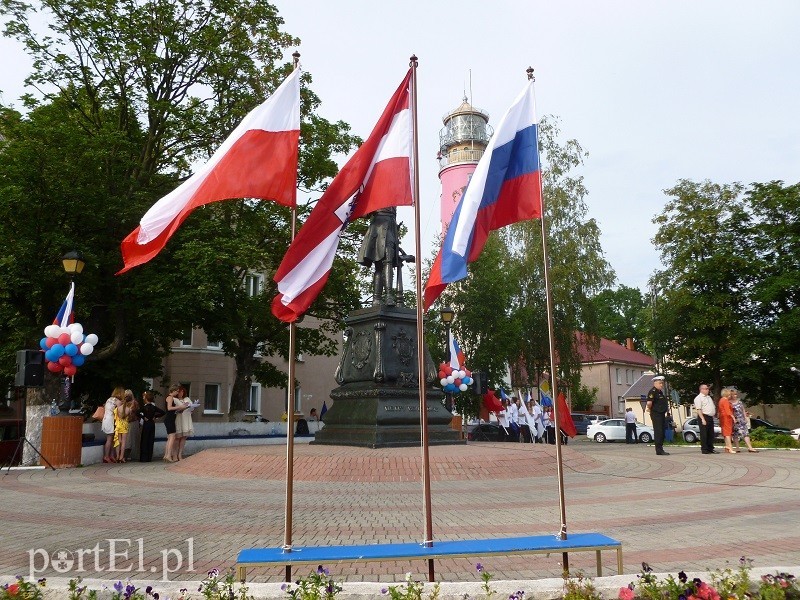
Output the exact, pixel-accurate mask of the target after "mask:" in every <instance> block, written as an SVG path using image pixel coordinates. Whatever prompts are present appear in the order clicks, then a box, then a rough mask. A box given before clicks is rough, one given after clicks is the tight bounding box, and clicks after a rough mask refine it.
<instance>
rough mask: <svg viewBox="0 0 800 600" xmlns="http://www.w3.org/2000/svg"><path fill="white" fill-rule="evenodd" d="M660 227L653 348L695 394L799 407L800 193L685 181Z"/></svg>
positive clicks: (679, 383)
mask: <svg viewBox="0 0 800 600" xmlns="http://www.w3.org/2000/svg"><path fill="white" fill-rule="evenodd" d="M665 193H666V194H667V195H668V196H670V200H669V201H668V202H667V205H666V206H665V208H664V210H663V212H662V213H661V214H660V215H658V216H657V217H656V218H655V219H654V222H655V223H656V224H658V225H659V228H658V231H657V233H656V236H655V238H654V243H655V244H656V246H657V248H659V250H660V251H661V257H662V263H663V264H664V269H663V270H660V271H658V272H656V273H655V275H654V276H653V278H652V282H651V283H652V284H653V286H654V287H655V288H656V291H657V293H656V295H655V299H654V302H655V305H654V311H653V312H654V318H653V336H654V337H653V339H654V343H655V344H656V346H657V347H658V348H659V350H660V352H661V354H662V355H663V356H664V357H665V359H664V363H665V368H666V369H667V371H668V372H669V373H671V374H673V381H672V383H673V386H674V387H675V388H676V389H679V390H684V392H685V393H687V394H690V393H691V391H692V390H695V389H696V387H697V385H698V383H700V382H708V383H710V384H712V385H713V391H714V393H715V394H719V391H720V389H721V388H722V386H736V387H738V388H740V389H742V390H743V391H745V392H747V393H748V394H749V395H750V397H751V398H750V399H751V400H757V401H764V402H783V401H792V402H796V401H797V390H798V382H797V379H796V378H795V377H794V374H793V373H792V372H791V371H790V366H792V365H793V364H794V363H796V362H797V360H798V358H800V352H799V351H798V347H797V340H798V339H800V327H798V325H800V308H798V301H799V300H800V278H799V277H798V267H800V263H799V262H798V261H800V259H798V250H800V229H799V227H800V223H799V222H798V219H797V214H798V213H797V211H798V209H800V185H793V186H784V185H783V183H782V182H771V183H768V184H758V183H755V184H752V185H751V186H750V187H749V188H748V189H747V190H745V188H744V186H742V185H740V184H727V185H722V184H715V183H712V182H710V181H704V182H700V183H698V182H693V181H688V180H681V181H679V182H678V184H677V185H676V186H674V187H673V188H671V189H669V190H666V192H665Z"/></svg>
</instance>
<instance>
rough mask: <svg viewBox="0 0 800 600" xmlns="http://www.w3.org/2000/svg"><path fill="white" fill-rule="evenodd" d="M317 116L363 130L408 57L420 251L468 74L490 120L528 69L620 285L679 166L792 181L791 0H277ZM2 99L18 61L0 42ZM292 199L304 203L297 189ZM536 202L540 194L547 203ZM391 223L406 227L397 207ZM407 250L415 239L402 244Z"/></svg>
mask: <svg viewBox="0 0 800 600" xmlns="http://www.w3.org/2000/svg"><path fill="white" fill-rule="evenodd" d="M275 4H276V5H277V7H278V9H279V11H280V13H281V15H282V16H283V18H284V19H285V21H286V24H285V30H286V31H287V32H288V33H291V34H293V35H295V36H297V37H299V38H300V39H301V44H300V46H299V48H298V50H299V51H300V53H301V55H302V58H301V64H302V66H303V68H304V69H305V70H306V71H308V72H310V73H311V75H312V76H313V78H314V83H313V89H314V91H315V92H316V93H317V94H318V95H319V96H320V98H321V99H322V102H323V104H322V106H321V109H320V112H321V114H322V115H323V116H325V117H327V118H329V119H333V120H336V119H342V120H344V121H347V122H348V123H350V124H351V125H352V127H353V131H354V132H355V133H357V134H358V135H361V136H362V137H366V135H367V134H368V133H369V131H370V130H371V129H372V127H373V126H374V124H375V121H376V120H377V118H378V116H379V115H380V113H381V111H382V110H383V108H384V107H385V105H386V103H387V101H388V99H389V97H390V95H391V93H392V92H393V91H394V90H395V88H396V87H397V85H398V84H399V82H400V80H401V78H402V77H403V75H404V73H405V71H406V69H407V67H408V58H409V56H410V55H411V54H412V53H414V54H416V55H417V56H418V57H419V70H418V78H419V143H420V163H421V164H420V184H421V207H422V208H421V220H422V237H421V239H422V245H423V256H424V257H427V256H428V255H429V254H430V253H431V252H432V248H433V239H434V236H435V235H436V234H437V233H438V231H439V229H440V225H439V182H438V178H437V173H438V163H437V161H436V160H435V157H436V152H437V150H438V133H439V130H440V129H441V128H442V121H441V118H442V116H443V115H444V114H445V113H446V112H448V111H449V110H451V109H452V108H455V107H456V106H457V105H458V104H459V103H460V102H461V98H462V96H463V94H464V91H465V88H466V87H467V86H468V84H469V73H470V70H471V72H472V99H473V103H474V104H475V106H478V107H480V108H483V109H485V110H487V111H488V112H489V114H490V124H492V123H496V120H497V119H499V118H500V116H501V115H502V114H503V112H504V111H505V110H506V109H507V108H508V106H509V104H510V103H511V102H512V100H513V99H514V98H515V97H516V95H517V94H518V93H519V92H520V91H521V90H522V88H523V86H524V85H525V69H526V68H527V67H528V66H529V65H530V66H533V67H534V69H535V71H536V97H537V104H538V111H539V114H540V115H543V114H547V115H557V116H558V117H560V119H561V127H562V131H563V135H564V137H565V138H567V137H569V138H575V139H577V140H578V141H579V142H580V144H581V145H582V146H583V147H584V148H585V149H586V150H587V151H588V152H589V157H588V159H587V160H586V162H585V165H584V166H583V168H582V169H581V174H582V175H583V176H584V177H585V183H586V186H587V187H588V189H589V195H588V197H587V203H588V207H589V215H590V216H591V217H593V218H595V219H597V221H598V222H599V224H600V228H601V230H602V244H603V248H604V251H605V253H606V257H607V259H608V260H609V262H610V263H611V265H612V267H613V268H614V270H615V271H616V274H617V278H618V282H619V283H623V284H625V285H629V286H634V287H639V288H642V289H644V287H645V286H646V282H647V279H648V277H649V276H650V275H651V274H652V272H653V271H654V270H655V269H658V268H660V263H659V257H658V255H657V253H656V251H655V249H654V248H653V246H652V243H651V241H650V240H651V238H652V237H653V235H654V233H655V227H654V226H653V224H652V223H651V220H652V218H653V217H654V216H655V215H656V214H658V213H659V212H660V211H661V209H662V208H663V206H664V202H665V200H666V197H665V196H664V194H663V190H664V189H665V188H668V187H671V186H672V185H674V184H675V182H676V181H677V180H678V179H680V178H689V179H693V180H703V179H710V180H712V181H714V182H717V183H730V182H733V181H740V182H742V183H750V182H753V181H770V180H773V179H780V180H783V181H785V182H786V183H797V182H798V181H799V180H800V175H798V174H800V116H799V114H798V113H799V111H800V82H799V81H798V74H800V34H799V33H798V24H800V1H797V0H762V1H760V2H743V1H735V0H728V1H717V0H714V1H711V0H670V1H654V0H650V1H647V2H645V1H634V0H629V1H622V0H618V1H605V0H591V1H590V0H583V1H578V0H559V1H558V2H552V1H545V0H536V1H531V0H528V1H523V0H516V1H510V0H494V1H493V2H486V1H483V2H478V1H475V0H460V1H458V2H452V1H443V0H440V1H434V0H426V1H421V0H407V1H405V2H402V3H401V2H389V1H375V0H371V1H366V0H337V1H330V0H276V2H275ZM0 53H1V54H0V55H2V56H3V63H4V65H3V69H2V74H0V90H2V91H3V100H4V102H6V103H8V102H13V101H14V99H15V98H17V97H18V96H19V94H21V93H22V79H23V78H24V76H25V74H26V70H27V69H28V68H29V66H30V61H29V60H26V59H24V54H23V53H22V51H21V49H20V47H19V46H17V45H16V44H13V43H11V42H10V41H8V40H3V41H2V42H0ZM300 200H304V199H303V198H302V197H301V198H300ZM545 200H546V199H545ZM401 219H402V220H403V221H404V222H405V223H406V224H407V225H409V226H410V227H411V228H412V229H413V216H412V213H411V211H410V210H409V211H408V212H406V213H403V214H402V215H401ZM403 246H404V248H405V249H406V250H408V251H411V248H413V246H414V244H413V241H412V240H410V239H409V240H406V241H404V243H403Z"/></svg>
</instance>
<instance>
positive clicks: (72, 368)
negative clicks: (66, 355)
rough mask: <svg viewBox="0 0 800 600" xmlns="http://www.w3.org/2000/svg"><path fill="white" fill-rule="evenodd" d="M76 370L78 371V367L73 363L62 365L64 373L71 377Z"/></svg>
mask: <svg viewBox="0 0 800 600" xmlns="http://www.w3.org/2000/svg"><path fill="white" fill-rule="evenodd" d="M77 372H78V367H76V366H75V365H67V366H66V367H64V375H66V376H67V377H72V376H73V375H75V373H77Z"/></svg>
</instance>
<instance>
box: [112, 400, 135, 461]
mask: <svg viewBox="0 0 800 600" xmlns="http://www.w3.org/2000/svg"><path fill="white" fill-rule="evenodd" d="M123 393H124V392H123ZM132 407H133V402H132V401H131V399H130V398H128V397H125V396H123V401H122V402H121V403H120V404H119V405H118V406H117V407H116V408H115V409H114V448H116V449H117V462H118V463H124V462H125V445H126V444H127V442H128V430H129V426H130V424H129V423H128V417H129V416H130V414H131V409H132Z"/></svg>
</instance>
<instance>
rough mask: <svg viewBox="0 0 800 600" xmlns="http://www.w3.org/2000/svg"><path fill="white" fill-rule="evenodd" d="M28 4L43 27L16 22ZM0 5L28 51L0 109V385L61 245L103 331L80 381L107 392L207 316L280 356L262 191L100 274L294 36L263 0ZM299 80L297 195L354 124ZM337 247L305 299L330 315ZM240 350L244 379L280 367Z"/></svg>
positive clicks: (235, 114)
mask: <svg viewBox="0 0 800 600" xmlns="http://www.w3.org/2000/svg"><path fill="white" fill-rule="evenodd" d="M36 11H40V12H41V13H42V14H43V15H44V17H45V19H46V22H47V27H48V32H47V33H46V34H41V33H40V32H38V31H37V30H35V29H34V28H33V27H32V26H31V24H30V20H31V18H32V16H33V14H34V12H36ZM0 14H2V16H3V17H5V18H7V19H8V20H7V24H6V28H5V32H4V33H5V35H7V36H13V37H15V38H17V39H19V40H20V41H22V42H23V43H24V44H25V47H26V49H27V51H28V52H29V53H30V54H31V55H32V56H33V58H34V70H33V72H32V73H31V74H30V76H29V77H28V80H27V83H28V85H29V86H30V89H31V90H32V91H33V93H31V94H29V95H28V96H26V97H25V100H24V102H25V110H26V112H25V114H23V113H20V112H18V111H16V110H13V109H11V108H9V107H2V113H0V115H1V117H2V120H1V121H0V136H2V138H1V139H2V142H0V144H1V145H0V173H2V175H0V215H2V216H3V219H2V222H1V223H0V233H1V234H2V235H3V237H4V239H6V240H7V252H6V256H7V258H5V259H0V260H2V262H0V290H2V291H0V300H2V302H0V311H2V315H0V316H1V317H2V322H1V323H0V337H1V338H2V339H0V353H2V356H4V357H5V358H6V360H4V361H3V364H4V365H5V367H2V370H0V383H3V382H8V381H9V380H10V378H11V375H12V373H13V354H14V351H15V350H17V349H19V348H22V347H35V346H36V342H37V340H38V338H39V337H41V329H42V328H43V327H44V325H46V324H48V323H49V322H51V320H52V318H53V316H54V315H55V311H56V309H57V308H58V306H59V304H60V303H61V301H62V300H63V298H64V296H65V294H66V290H67V286H68V280H67V278H66V275H65V274H64V273H63V271H60V262H59V261H60V257H61V255H62V254H64V252H66V251H68V250H72V249H74V248H77V249H79V250H80V251H81V252H82V253H83V254H84V255H85V256H86V259H87V268H86V270H85V271H84V273H83V274H81V275H80V276H79V279H78V280H77V282H76V286H77V298H76V302H77V304H76V306H77V311H78V316H79V320H81V321H82V322H83V323H84V325H85V326H86V327H87V329H88V330H91V331H95V332H96V333H98V335H99V336H100V339H101V343H100V345H99V346H98V352H97V353H96V354H97V357H96V360H94V361H92V362H87V364H86V366H85V367H83V368H82V369H81V370H82V371H85V372H86V373H87V377H79V378H78V379H77V380H76V385H77V387H78V388H79V389H80V386H82V385H88V386H92V387H93V388H94V389H88V390H86V391H91V392H96V393H97V394H101V393H107V389H108V387H109V386H110V385H112V384H114V383H116V382H119V381H124V382H136V381H140V380H141V378H142V377H144V376H150V377H152V376H154V375H158V374H159V370H160V364H161V358H162V356H163V353H164V352H165V350H166V349H167V347H168V345H169V343H170V341H171V340H173V339H176V338H179V337H181V334H182V332H184V331H186V329H187V328H188V327H192V326H200V327H203V328H206V329H207V331H208V332H209V334H210V335H211V336H212V338H213V339H216V340H218V341H221V342H222V343H223V348H224V349H225V351H226V352H227V353H228V354H230V355H231V356H233V357H234V358H237V357H242V356H244V355H247V356H249V357H250V358H251V359H252V356H253V352H252V349H253V348H254V347H255V348H257V349H258V352H260V353H261V355H262V356H270V355H276V354H277V355H280V354H285V353H286V349H285V344H284V341H285V338H286V335H287V334H286V329H285V327H283V326H281V325H280V324H279V323H278V322H277V320H274V319H272V318H271V317H270V316H269V309H268V306H269V300H271V298H272V295H273V294H274V286H273V285H272V281H271V277H272V274H273V273H274V271H275V269H276V268H277V265H278V263H279V262H280V259H281V257H282V255H283V252H284V251H285V248H286V246H287V241H288V238H289V212H288V210H286V209H282V208H280V207H278V206H276V205H274V204H273V203H270V202H258V201H244V202H241V201H240V202H222V203H217V204H214V205H208V206H206V207H204V208H202V209H199V210H197V211H195V213H193V214H192V215H191V216H190V217H189V218H188V219H187V221H186V222H185V223H184V224H183V226H182V228H181V229H180V230H179V231H178V232H177V234H176V235H175V236H173V238H172V240H171V241H170V243H169V244H168V245H167V248H166V249H165V250H164V251H162V253H161V254H160V255H159V256H158V257H157V258H155V259H154V260H153V261H151V262H150V263H148V264H147V265H144V266H142V267H139V268H137V269H134V270H133V271H131V272H129V273H126V274H125V275H123V276H120V277H115V276H114V274H115V273H116V271H117V270H119V268H120V267H121V266H122V264H121V258H120V253H119V243H120V241H121V240H122V238H123V237H125V235H127V234H128V233H129V232H130V231H132V230H133V229H134V228H135V227H136V225H137V224H138V220H139V219H140V218H141V216H142V215H143V214H144V212H145V211H146V210H147V209H148V208H149V207H150V206H151V205H152V204H153V203H154V202H155V201H156V200H157V199H158V198H160V197H161V196H163V195H164V194H166V193H168V192H169V191H170V190H172V189H173V188H174V187H176V186H177V185H178V184H179V183H180V182H181V181H182V180H183V179H184V178H185V177H187V176H188V174H189V173H190V172H191V170H192V166H193V165H195V164H197V162H198V161H202V160H204V159H206V158H207V157H208V156H209V155H210V154H211V153H212V152H213V151H214V150H215V149H216V148H217V147H218V145H219V144H220V143H221V141H222V140H223V139H224V138H225V137H226V136H227V135H228V133H229V132H230V131H231V130H232V129H233V128H234V127H235V125H236V124H238V122H239V121H240V120H241V118H242V117H243V116H244V115H245V114H246V113H247V112H248V111H249V110H250V109H252V108H253V107H254V106H255V105H257V104H258V103H260V102H262V101H263V100H264V98H265V97H267V96H268V95H269V94H270V93H271V92H272V91H273V90H274V89H275V88H276V87H277V85H279V84H280V82H281V81H282V80H283V78H284V77H285V76H286V75H287V74H288V72H289V71H290V70H291V69H292V65H291V63H290V62H288V61H285V60H284V54H285V53H286V52H287V51H288V49H290V48H291V47H293V46H296V45H297V44H298V43H299V40H297V39H296V38H294V37H292V36H291V35H289V34H288V33H286V32H284V31H283V30H282V25H283V20H282V19H281V18H280V16H279V15H278V12H277V10H276V9H275V7H274V6H273V5H272V4H270V3H268V2H265V1H263V0H256V1H255V2H244V1H241V0H230V1H229V0H225V1H219V0H209V1H197V0H177V1H173V0H170V1H165V0H147V1H145V2H136V3H108V2H101V1H99V0H86V1H84V0H82V1H81V2H77V1H74V0H42V1H40V2H37V3H35V4H34V5H30V4H27V3H24V2H19V1H17V0H2V3H0ZM302 82H303V87H302V92H301V97H302V110H301V114H302V124H301V147H300V165H299V176H298V179H299V184H300V186H301V188H302V189H304V190H306V191H307V192H306V193H308V194H309V195H312V194H314V193H315V191H316V190H318V189H319V188H320V187H321V186H324V183H325V181H326V180H327V179H328V178H330V177H331V176H333V175H334V174H335V173H336V169H337V167H336V162H335V157H336V155H337V153H345V152H348V151H349V150H350V149H351V148H352V147H353V146H354V145H355V144H356V143H357V142H358V139H357V138H356V137H355V136H353V135H352V134H351V133H350V129H349V126H348V125H347V124H346V123H343V122H341V121H337V122H331V121H328V120H327V119H325V118H323V117H322V116H320V115H319V114H318V109H319V107H320V104H321V101H320V99H319V98H318V97H317V96H316V95H315V94H314V93H313V92H312V91H311V89H310V85H311V83H312V79H311V76H310V75H309V74H308V73H305V74H304V75H303V78H302ZM300 212H301V216H302V214H303V211H302V209H301V211H300ZM354 235H357V234H354ZM352 248H353V244H352V243H348V240H345V242H344V244H343V248H342V255H343V258H342V260H340V261H337V262H336V264H335V265H334V272H333V274H332V276H331V279H330V283H329V284H328V286H327V287H326V290H325V292H323V294H322V295H321V297H320V298H319V300H318V302H317V303H315V305H314V306H313V307H312V311H311V312H312V313H313V314H317V315H319V316H323V317H330V318H332V319H334V320H336V319H337V318H338V317H340V316H341V315H342V314H343V313H344V312H346V311H347V310H348V309H349V308H352V307H354V306H357V305H358V302H359V296H358V287H357V282H356V281H355V277H354V275H353V274H354V273H355V272H356V271H355V270H354V269H352V264H351V263H352V261H351V260H350V258H351V253H352V252H351V251H352ZM12 257H13V259H12ZM253 273H258V274H261V275H263V276H264V279H263V280H264V282H265V283H266V285H264V286H262V289H261V290H260V294H257V295H256V296H254V297H251V296H250V295H248V294H246V293H245V283H246V280H247V277H248V276H249V275H251V274H253ZM332 298H335V299H336V300H335V301H332V300H331V299H332ZM265 307H266V308H265ZM298 343H299V347H298V351H300V352H305V353H307V354H314V353H315V352H330V351H331V348H330V346H329V345H328V344H326V343H324V341H323V339H322V336H321V334H320V331H318V330H317V329H316V328H303V327H301V328H300V333H299V340H298ZM247 353H249V354H247ZM257 362H259V363H260V361H257ZM245 363H248V361H246V360H244V359H242V361H240V360H238V359H237V365H239V366H240V367H243V368H244V369H245V372H244V373H243V374H242V375H241V377H247V376H249V375H250V374H253V375H254V376H255V377H256V378H257V379H259V380H261V381H262V382H263V383H264V384H265V385H276V384H277V383H280V382H282V381H284V380H285V374H282V373H279V372H275V370H273V369H270V368H269V367H260V366H259V365H257V364H255V363H253V364H245ZM89 382H91V383H89ZM132 385H134V386H135V384H133V383H132ZM241 401H242V402H243V399H242V400H241Z"/></svg>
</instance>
